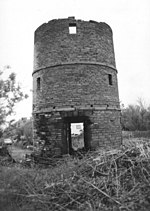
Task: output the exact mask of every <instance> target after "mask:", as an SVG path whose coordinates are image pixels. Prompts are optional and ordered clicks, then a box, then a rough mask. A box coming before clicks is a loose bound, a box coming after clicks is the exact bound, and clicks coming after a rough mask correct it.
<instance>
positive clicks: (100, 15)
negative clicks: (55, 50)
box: [0, 0, 150, 117]
mask: <svg viewBox="0 0 150 211" xmlns="http://www.w3.org/2000/svg"><path fill="white" fill-rule="evenodd" d="M69 16H75V18H76V19H82V20H87V21H88V20H95V21H98V22H106V23H107V24H109V25H110V26H111V28H112V30H113V38H114V48H115V56H116V65H117V69H118V86H119V97H120V101H121V103H124V104H125V106H127V105H128V104H135V103H136V102H137V99H138V98H143V99H144V100H145V102H146V103H147V104H150V0H0V69H3V67H4V66H5V65H10V66H11V70H12V71H15V72H16V73H17V78H18V81H20V82H21V84H22V87H23V88H24V89H25V90H26V92H29V90H31V89H32V71H33V42H34V31H35V29H36V28H37V27H38V26H40V25H41V24H43V23H45V22H48V21H50V20H51V19H57V18H68V17H69ZM7 71H8V70H7ZM9 71H10V70H9ZM31 112H32V93H31V92H30V98H29V99H28V100H27V101H26V102H24V103H21V105H19V106H17V115H18V117H21V116H26V115H27V116H29V115H30V116H31Z"/></svg>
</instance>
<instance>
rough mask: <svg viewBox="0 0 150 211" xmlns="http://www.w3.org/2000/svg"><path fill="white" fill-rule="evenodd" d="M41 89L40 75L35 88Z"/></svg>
mask: <svg viewBox="0 0 150 211" xmlns="http://www.w3.org/2000/svg"><path fill="white" fill-rule="evenodd" d="M40 89H41V79H40V77H39V78H37V90H40Z"/></svg>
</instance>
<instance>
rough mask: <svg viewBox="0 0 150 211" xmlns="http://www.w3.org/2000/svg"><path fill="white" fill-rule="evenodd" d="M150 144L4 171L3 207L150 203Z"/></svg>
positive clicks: (94, 209) (95, 209)
mask: <svg viewBox="0 0 150 211" xmlns="http://www.w3.org/2000/svg"><path fill="white" fill-rule="evenodd" d="M149 161H150V145H149V143H148V142H142V141H140V142H138V143H137V142H136V143H129V142H128V144H127V146H126V145H125V146H124V147H123V148H121V149H118V150H108V151H104V150H103V151H102V150H101V151H97V152H90V153H88V154H87V155H85V156H84V157H83V158H82V159H79V158H77V157H76V158H72V157H65V158H62V159H59V161H57V165H56V166H55V167H49V168H48V169H45V168H39V167H38V166H35V167H34V168H23V167H22V168H21V167H20V168H18V167H15V166H14V167H13V168H11V169H10V168H6V167H2V168H1V170H0V171H1V172H0V183H1V184H0V185H1V192H0V196H1V197H0V200H1V201H0V203H1V205H2V206H3V210H8V207H9V209H10V210H16V211H17V210H18V211H19V210H22V211H25V210H32V211H34V210H41V211H47V210H58V211H59V210H61V211H66V210H68V211H69V210H70V211H71V210H74V211H75V210H79V211H82V210H85V211H99V210H102V211H109V210H116V211H117V210H118V211H119V210H124V211H126V210H131V211H132V210H133V211H134V210H139V211H143V210H145V211H148V210H149V208H150V185H149V184H150V162H149Z"/></svg>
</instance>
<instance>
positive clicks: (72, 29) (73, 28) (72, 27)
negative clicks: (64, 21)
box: [69, 23, 77, 34]
mask: <svg viewBox="0 0 150 211" xmlns="http://www.w3.org/2000/svg"><path fill="white" fill-rule="evenodd" d="M76 33H77V26H76V23H69V34H76Z"/></svg>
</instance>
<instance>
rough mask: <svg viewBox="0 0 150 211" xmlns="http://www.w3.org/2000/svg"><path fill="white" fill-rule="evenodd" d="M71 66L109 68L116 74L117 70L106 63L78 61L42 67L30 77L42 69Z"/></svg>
mask: <svg viewBox="0 0 150 211" xmlns="http://www.w3.org/2000/svg"><path fill="white" fill-rule="evenodd" d="M73 64H81V65H82V64H86V65H99V66H105V67H109V68H111V69H113V70H115V71H116V72H118V71H117V69H116V68H115V67H114V66H112V65H108V64H106V63H100V62H87V61H81V62H80V61H75V62H63V63H59V64H51V65H50V66H47V67H45V66H43V67H41V68H39V69H35V70H34V71H33V73H32V75H33V74H34V73H36V72H38V71H40V70H43V69H47V68H52V67H57V66H63V65H73Z"/></svg>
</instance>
